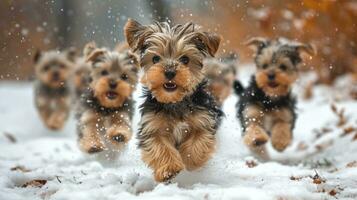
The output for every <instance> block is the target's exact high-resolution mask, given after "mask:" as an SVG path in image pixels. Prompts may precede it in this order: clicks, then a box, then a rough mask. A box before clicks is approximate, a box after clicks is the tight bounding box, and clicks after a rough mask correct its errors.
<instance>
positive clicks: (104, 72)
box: [100, 69, 109, 76]
mask: <svg viewBox="0 0 357 200" xmlns="http://www.w3.org/2000/svg"><path fill="white" fill-rule="evenodd" d="M100 74H101V75H102V76H106V75H108V74H109V72H108V70H105V69H104V70H102V71H101V72H100Z"/></svg>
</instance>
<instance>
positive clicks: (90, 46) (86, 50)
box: [83, 41, 97, 57]
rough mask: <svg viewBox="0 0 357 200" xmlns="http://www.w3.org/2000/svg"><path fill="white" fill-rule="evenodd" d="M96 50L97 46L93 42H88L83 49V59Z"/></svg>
mask: <svg viewBox="0 0 357 200" xmlns="http://www.w3.org/2000/svg"><path fill="white" fill-rule="evenodd" d="M96 48H97V45H96V44H95V42H94V41H92V42H88V43H87V44H86V45H85V46H84V48H83V55H84V56H85V57H88V56H89V55H90V54H91V53H92V52H93V51H94V50H95V49H96Z"/></svg>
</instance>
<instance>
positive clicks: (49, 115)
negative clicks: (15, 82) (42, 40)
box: [34, 49, 76, 130]
mask: <svg viewBox="0 0 357 200" xmlns="http://www.w3.org/2000/svg"><path fill="white" fill-rule="evenodd" d="M75 56H76V53H75V50H74V49H69V50H66V51H63V52H59V51H48V52H40V51H38V52H36V54H35V57H34V62H35V74H36V81H35V104H36V108H37V110H38V112H39V114H40V116H41V119H42V121H43V122H44V123H45V125H46V126H47V127H48V128H49V129H52V130H59V129H61V128H62V127H63V126H64V124H65V122H66V120H67V118H68V115H69V111H70V86H69V82H70V80H69V79H70V74H71V70H72V69H73V61H74V59H75Z"/></svg>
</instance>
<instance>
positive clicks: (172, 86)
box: [164, 82, 177, 92]
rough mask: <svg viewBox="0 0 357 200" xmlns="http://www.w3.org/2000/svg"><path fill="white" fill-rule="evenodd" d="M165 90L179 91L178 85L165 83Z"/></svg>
mask: <svg viewBox="0 0 357 200" xmlns="http://www.w3.org/2000/svg"><path fill="white" fill-rule="evenodd" d="M164 88H165V90H166V91H168V92H172V91H175V90H176V89H177V85H176V84H175V83H170V82H168V83H164Z"/></svg>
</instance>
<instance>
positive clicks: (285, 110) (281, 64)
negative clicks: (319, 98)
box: [235, 38, 315, 154]
mask: <svg viewBox="0 0 357 200" xmlns="http://www.w3.org/2000/svg"><path fill="white" fill-rule="evenodd" d="M247 45H248V46H252V47H254V49H255V52H256V55H255V64H256V66H257V71H256V73H255V75H254V76H253V77H252V78H251V81H250V84H249V86H248V87H247V88H245V89H243V87H242V86H241V85H240V83H239V82H236V83H235V91H236V93H237V94H238V95H239V96H240V99H239V102H238V103H237V108H238V118H239V120H240V122H241V125H242V127H243V131H244V132H243V141H244V143H245V144H246V145H247V146H248V147H249V148H250V149H251V150H254V151H256V152H257V153H262V154H264V153H265V152H259V151H261V148H260V147H263V146H264V144H265V143H266V142H267V141H268V140H269V138H270V139H271V142H272V145H273V147H274V148H275V149H276V150H277V151H283V150H284V149H285V148H286V147H287V146H288V145H289V144H290V143H291V140H292V137H293V132H292V131H293V129H294V125H295V120H296V113H295V105H296V98H295V97H294V96H293V95H292V94H291V88H292V84H293V83H294V82H295V80H296V79H297V75H298V74H297V72H298V67H299V64H301V63H302V57H301V54H302V53H307V54H310V55H313V54H314V52H315V51H314V49H313V47H312V46H311V45H309V44H302V43H297V42H292V41H288V40H286V39H277V40H268V39H264V38H252V39H251V40H249V41H248V42H247Z"/></svg>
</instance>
